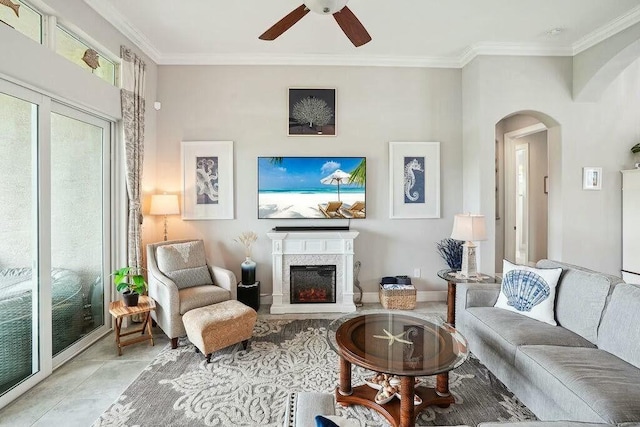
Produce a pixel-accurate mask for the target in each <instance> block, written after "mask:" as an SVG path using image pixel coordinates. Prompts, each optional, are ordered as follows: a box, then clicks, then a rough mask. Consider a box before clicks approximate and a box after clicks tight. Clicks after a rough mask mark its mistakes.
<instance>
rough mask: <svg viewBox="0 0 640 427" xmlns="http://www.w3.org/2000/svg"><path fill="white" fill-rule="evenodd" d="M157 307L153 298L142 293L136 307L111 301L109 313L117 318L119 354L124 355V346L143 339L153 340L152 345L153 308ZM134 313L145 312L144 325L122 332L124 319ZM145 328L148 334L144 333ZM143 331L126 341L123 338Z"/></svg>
mask: <svg viewBox="0 0 640 427" xmlns="http://www.w3.org/2000/svg"><path fill="white" fill-rule="evenodd" d="M155 309H156V303H155V301H154V300H153V299H151V298H149V297H148V296H146V295H140V298H139V300H138V305H136V306H135V307H127V306H126V305H124V302H122V301H113V302H111V303H109V313H111V315H112V316H113V317H115V319H116V345H117V346H118V356H122V347H125V346H128V345H131V344H135V343H138V342H142V341H147V340H149V341H151V345H154V343H153V334H152V333H151V319H150V317H151V310H155ZM134 314H145V317H144V322H143V323H142V327H141V328H139V329H136V330H133V331H129V332H125V333H122V332H121V328H122V319H124V318H125V317H127V316H132V315H134ZM145 329H146V331H147V335H145V334H144V332H145ZM138 332H141V335H142V336H139V337H136V338H131V339H128V340H126V341H122V340H121V338H122V337H125V336H127V335H132V334H136V333H138Z"/></svg>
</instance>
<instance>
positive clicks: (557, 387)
mask: <svg viewBox="0 0 640 427" xmlns="http://www.w3.org/2000/svg"><path fill="white" fill-rule="evenodd" d="M515 367H516V369H517V370H518V371H519V372H520V373H521V374H522V376H523V377H525V378H527V380H528V381H530V382H531V383H532V384H533V385H534V386H535V387H536V388H537V389H538V390H539V391H540V393H544V394H546V395H547V396H548V397H550V398H552V399H553V400H555V401H558V402H562V406H563V409H564V410H565V411H566V412H567V413H569V414H571V419H572V420H576V421H587V422H607V423H613V424H616V423H623V422H632V421H637V420H639V419H640V405H639V404H638V402H640V369H638V368H636V367H634V366H633V365H631V364H629V363H627V362H625V361H624V360H621V359H619V358H618V357H616V356H614V355H612V354H611V353H608V352H606V351H604V350H601V349H597V348H585V347H564V346H546V345H537V346H521V347H519V348H518V351H517V353H516V363H515Z"/></svg>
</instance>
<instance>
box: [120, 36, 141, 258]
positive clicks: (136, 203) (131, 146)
mask: <svg viewBox="0 0 640 427" xmlns="http://www.w3.org/2000/svg"><path fill="white" fill-rule="evenodd" d="M120 57H121V58H122V89H121V91H120V101H121V105H122V122H123V128H124V146H125V157H126V175H127V176H126V181H127V194H128V196H129V222H128V229H129V231H128V238H127V241H128V243H127V248H128V264H129V266H130V267H137V268H139V267H142V237H141V233H142V227H141V225H142V211H141V202H140V196H141V182H142V163H143V159H144V111H145V101H144V79H145V67H146V66H145V63H144V61H142V60H141V59H140V57H138V56H137V55H136V54H135V53H133V52H132V51H131V49H128V48H127V47H125V46H121V47H120Z"/></svg>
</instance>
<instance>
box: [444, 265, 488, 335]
mask: <svg viewBox="0 0 640 427" xmlns="http://www.w3.org/2000/svg"><path fill="white" fill-rule="evenodd" d="M458 273H459V272H457V271H456V270H452V269H444V270H440V271H438V277H440V278H441V279H444V280H446V281H447V323H449V324H450V325H451V326H453V327H455V326H456V284H458V283H499V282H498V280H497V279H496V278H495V277H494V276H489V275H487V274H482V273H478V274H477V275H475V276H473V277H461V276H460V275H459V274H458Z"/></svg>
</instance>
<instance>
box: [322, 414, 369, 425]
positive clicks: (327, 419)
mask: <svg viewBox="0 0 640 427" xmlns="http://www.w3.org/2000/svg"><path fill="white" fill-rule="evenodd" d="M315 420H316V427H356V426H359V425H360V424H357V423H356V422H355V421H353V420H350V419H347V418H342V417H339V416H338V415H316V418H315Z"/></svg>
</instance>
